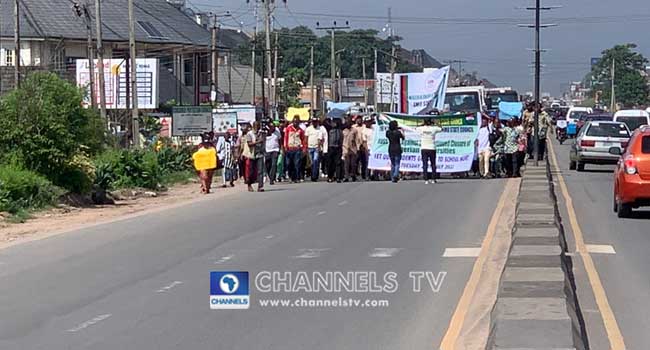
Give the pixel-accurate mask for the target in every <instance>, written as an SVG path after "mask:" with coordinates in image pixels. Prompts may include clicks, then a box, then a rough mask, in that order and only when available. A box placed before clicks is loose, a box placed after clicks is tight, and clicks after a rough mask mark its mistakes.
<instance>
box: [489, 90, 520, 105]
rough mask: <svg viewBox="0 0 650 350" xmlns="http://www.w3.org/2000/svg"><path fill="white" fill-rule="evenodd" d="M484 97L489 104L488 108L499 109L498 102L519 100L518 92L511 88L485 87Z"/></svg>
mask: <svg viewBox="0 0 650 350" xmlns="http://www.w3.org/2000/svg"><path fill="white" fill-rule="evenodd" d="M485 97H486V101H487V102H488V103H489V104H490V105H489V106H487V107H488V110H497V109H499V103H500V102H519V94H518V93H517V91H515V90H513V89H512V88H497V89H486V90H485Z"/></svg>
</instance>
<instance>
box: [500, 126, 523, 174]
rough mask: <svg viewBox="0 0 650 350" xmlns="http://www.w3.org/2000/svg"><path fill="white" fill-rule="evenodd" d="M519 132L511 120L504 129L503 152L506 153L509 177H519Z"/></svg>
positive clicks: (505, 160)
mask: <svg viewBox="0 0 650 350" xmlns="http://www.w3.org/2000/svg"><path fill="white" fill-rule="evenodd" d="M518 141H519V132H518V131H517V130H516V129H515V122H514V120H512V119H511V120H509V121H508V122H507V124H506V127H505V128H503V147H504V149H503V152H504V153H505V159H504V162H505V164H504V165H505V168H506V175H507V176H508V177H516V176H519V174H518V172H519V167H518V164H519V161H518V159H517V151H518V150H519V145H518Z"/></svg>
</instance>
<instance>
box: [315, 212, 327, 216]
mask: <svg viewBox="0 0 650 350" xmlns="http://www.w3.org/2000/svg"><path fill="white" fill-rule="evenodd" d="M325 214H327V212H326V211H319V212H318V214H316V215H318V216H321V215H325Z"/></svg>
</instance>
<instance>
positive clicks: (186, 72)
mask: <svg viewBox="0 0 650 350" xmlns="http://www.w3.org/2000/svg"><path fill="white" fill-rule="evenodd" d="M183 77H184V81H185V86H194V65H193V64H192V60H191V59H189V60H184V61H183Z"/></svg>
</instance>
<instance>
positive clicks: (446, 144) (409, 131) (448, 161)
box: [368, 113, 479, 173]
mask: <svg viewBox="0 0 650 350" xmlns="http://www.w3.org/2000/svg"><path fill="white" fill-rule="evenodd" d="M425 118H432V119H434V120H436V121H438V122H439V123H440V126H441V127H442V130H443V131H442V132H441V133H439V134H438V135H436V167H437V171H438V173H457V172H465V171H469V170H470V169H471V167H472V162H473V161H474V153H475V146H474V141H475V140H476V137H477V136H478V129H479V125H478V120H479V118H478V117H477V116H476V115H475V114H464V113H457V114H446V115H440V116H414V115H405V114H392V113H388V114H384V115H381V116H379V117H378V118H377V125H376V126H375V133H374V138H373V142H372V147H371V150H370V160H369V163H368V168H370V169H373V170H384V171H389V170H390V157H389V155H388V139H387V138H386V130H388V123H389V122H390V121H392V120H395V121H397V123H398V125H399V126H400V127H401V128H402V130H403V131H404V136H405V140H404V141H403V142H402V151H403V153H402V162H401V164H400V171H403V172H422V156H421V152H420V133H419V132H418V130H417V127H419V126H421V125H423V120H424V119H425Z"/></svg>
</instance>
